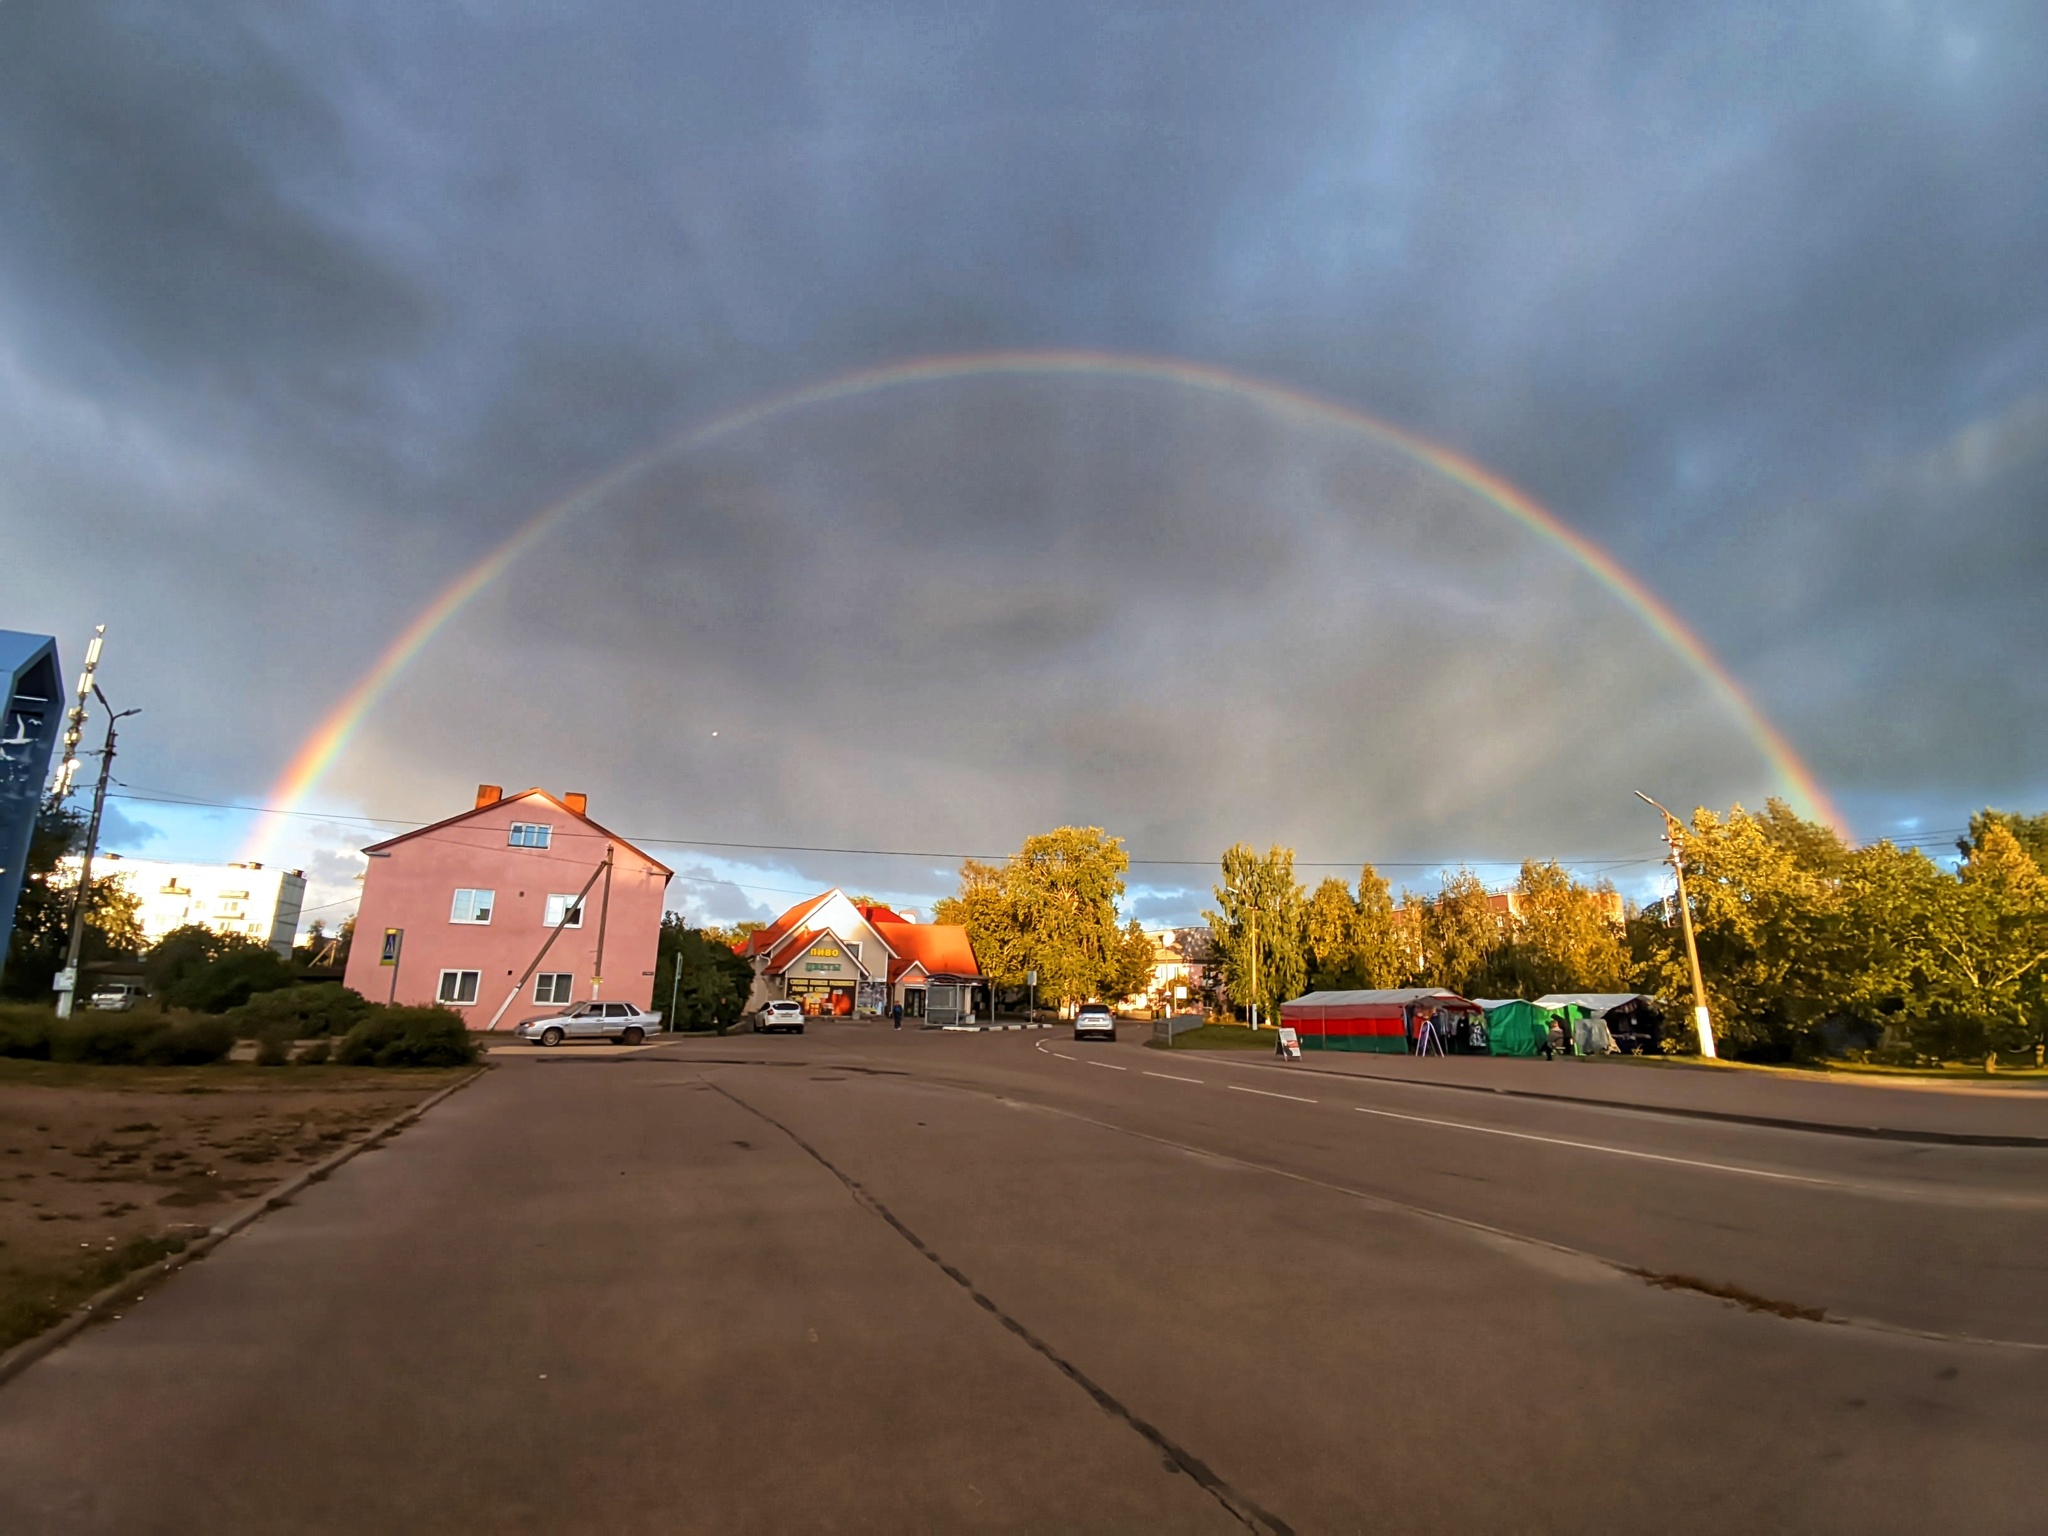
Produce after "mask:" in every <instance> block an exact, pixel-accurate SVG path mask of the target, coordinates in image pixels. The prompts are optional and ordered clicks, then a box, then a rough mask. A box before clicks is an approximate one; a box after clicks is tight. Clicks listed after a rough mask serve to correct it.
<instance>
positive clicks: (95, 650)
mask: <svg viewBox="0 0 2048 1536" xmlns="http://www.w3.org/2000/svg"><path fill="white" fill-rule="evenodd" d="M106 638H107V626H106V625H104V624H95V625H94V626H93V628H92V643H91V644H89V645H87V646H86V648H85V670H84V671H82V672H80V673H79V674H78V702H77V703H76V704H73V705H72V706H71V713H70V714H68V715H66V716H65V717H64V761H63V762H62V763H61V764H59V765H58V768H57V782H56V783H55V784H53V785H52V786H51V787H50V799H51V801H52V802H53V803H59V804H61V803H62V802H63V801H65V800H66V799H68V798H70V795H71V786H72V783H73V781H75V780H76V779H77V777H78V769H79V761H78V743H79V741H80V740H81V739H83V737H84V736H85V706H86V704H87V703H88V702H89V701H90V700H91V699H92V678H93V673H95V672H97V671H98V670H99V665H100V646H101V645H102V644H104V643H105V641H106Z"/></svg>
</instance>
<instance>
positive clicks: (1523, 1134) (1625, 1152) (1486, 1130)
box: [1351, 1104, 1846, 1189]
mask: <svg viewBox="0 0 2048 1536" xmlns="http://www.w3.org/2000/svg"><path fill="white" fill-rule="evenodd" d="M1351 1107H1352V1108H1353V1109H1355V1110H1357V1111H1358V1112H1359V1113H1360V1114H1361V1115H1377V1116H1379V1117H1380V1119H1382V1120H1406V1121H1409V1122H1411V1123H1412V1124H1415V1125H1434V1126H1439V1127H1441V1128H1442V1129H1444V1130H1447V1131H1477V1132H1479V1133H1480V1134H1481V1135H1482V1136H1507V1137H1511V1138H1513V1139H1514V1140H1516V1141H1540V1142H1543V1143H1545V1144H1546V1145H1548V1146H1553V1147H1572V1148H1575V1149H1576V1150H1578V1151H1580V1152H1605V1153H1607V1154H1608V1155H1609V1156H1612V1157H1635V1158H1641V1159H1642V1160H1643V1161H1644V1162H1649V1163H1676V1164H1677V1165H1678V1166H1679V1167H1681V1168H1704V1169H1707V1170H1708V1171H1709V1172H1712V1173H1739V1174H1744V1175H1746V1176H1747V1177H1749V1178H1752V1179H1775V1180H1777V1181H1778V1182H1780V1183H1784V1184H1818V1185H1820V1186H1821V1187H1822V1188H1825V1189H1834V1188H1841V1187H1846V1186H1843V1185H1842V1184H1841V1181H1840V1180H1837V1179H1813V1178H1808V1177H1806V1176H1805V1175H1803V1174H1797V1173H1772V1172H1771V1171H1769V1170H1768V1169H1765V1168H1742V1167H1738V1166H1736V1165H1735V1164H1734V1163H1708V1162H1702V1161H1701V1160H1700V1159H1698V1158H1695V1157H1667V1156H1666V1155H1665V1154H1664V1153H1662V1152H1637V1151H1635V1150H1633V1149H1632V1148H1629V1147H1609V1146H1603V1145H1601V1144H1600V1143H1599V1142H1597V1141H1569V1140H1567V1139H1565V1138H1564V1137H1562V1136H1538V1135H1536V1134H1535V1133H1534V1132H1531V1131H1504V1130H1502V1129H1500V1128H1499V1127H1498V1126H1492V1125H1469V1124H1467V1123H1466V1122H1464V1121H1462V1120H1432V1119H1430V1118H1428V1117H1427V1116H1426V1115H1397V1114H1395V1113H1394V1111H1392V1110H1391V1109H1366V1108H1363V1107H1362V1106H1360V1105H1357V1104H1354V1105H1352V1106H1351Z"/></svg>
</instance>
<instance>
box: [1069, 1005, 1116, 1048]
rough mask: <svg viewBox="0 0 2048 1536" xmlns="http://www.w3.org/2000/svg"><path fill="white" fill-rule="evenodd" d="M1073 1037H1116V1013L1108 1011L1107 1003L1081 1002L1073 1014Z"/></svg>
mask: <svg viewBox="0 0 2048 1536" xmlns="http://www.w3.org/2000/svg"><path fill="white" fill-rule="evenodd" d="M1074 1038H1075V1039H1076V1040H1087V1039H1090V1038H1093V1039H1096V1040H1114V1039H1115V1038H1116V1015H1115V1014H1113V1013H1111V1012H1110V1011H1109V1004H1107V1003H1083V1004H1082V1005H1081V1011H1080V1012H1078V1013H1076V1014H1075V1015H1074Z"/></svg>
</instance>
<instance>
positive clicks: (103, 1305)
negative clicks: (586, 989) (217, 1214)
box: [0, 1067, 490, 1384]
mask: <svg viewBox="0 0 2048 1536" xmlns="http://www.w3.org/2000/svg"><path fill="white" fill-rule="evenodd" d="M489 1070H490V1068H489V1067H478V1068H477V1069H476V1070H475V1071H474V1072H472V1073H470V1074H469V1076H467V1077H465V1078H463V1079H461V1080H460V1081H459V1082H453V1083H450V1084H449V1085H448V1086H447V1087H446V1088H443V1089H442V1090H441V1091H440V1092H439V1093H436V1094H432V1095H430V1096H429V1097H427V1098H425V1099H422V1100H421V1101H420V1102H419V1103H417V1104H415V1105H413V1107H412V1108H410V1109H408V1110H404V1111H402V1112H400V1113H399V1114H396V1115H393V1116H392V1117H391V1118H390V1119H389V1120H386V1121H385V1122H384V1123H383V1124H382V1125H380V1126H378V1127H376V1128H375V1129H374V1130H372V1131H371V1132H370V1134H369V1135H367V1136H365V1137H364V1138H363V1139H362V1140H361V1141H358V1142H353V1143H351V1144H350V1145H348V1146H346V1147H343V1148H342V1149H341V1150H340V1151H339V1152H336V1153H335V1154H334V1155H333V1156H331V1157H328V1158H325V1159H323V1160H322V1161H320V1162H317V1163H315V1164H314V1165H313V1166H312V1167H310V1168H306V1169H303V1170H301V1171H300V1172H298V1173H295V1174H293V1175H292V1176H291V1177H290V1178H288V1179H286V1180H285V1181H284V1182H283V1183H282V1184H279V1185H278V1186H277V1187H276V1188H275V1189H273V1190H271V1191H270V1192H269V1193H268V1194H266V1195H263V1196H262V1197H261V1198H259V1199H257V1200H255V1201H253V1202H252V1203H250V1204H248V1205H246V1206H244V1207H242V1209H241V1210H239V1211H236V1212H235V1213H234V1214H233V1215H231V1216H225V1217H223V1218H221V1220H219V1221H217V1222H215V1223H214V1224H213V1225H212V1226H210V1227H208V1228H207V1229H206V1232H205V1234H204V1235H203V1236H201V1237H199V1238H198V1239H196V1240H195V1241H193V1242H191V1243H189V1244H188V1245H186V1247H185V1248H184V1249H183V1250H182V1251H181V1252H178V1253H173V1254H168V1255H166V1256H165V1257H164V1258H161V1259H158V1260H157V1261H156V1262H155V1263H154V1264H145V1265H144V1266H143V1267H142V1268H141V1269H137V1270H131V1271H129V1273H127V1274H125V1275H123V1276H122V1277H121V1278H120V1279H119V1280H116V1281H115V1282H114V1283H113V1284H112V1285H110V1286H108V1287H106V1288H105V1289H104V1290H101V1291H96V1292H94V1293H93V1294H92V1295H91V1296H88V1297H87V1298H86V1299H85V1300H84V1301H82V1302H80V1303H79V1304H78V1305H77V1306H76V1307H75V1308H73V1309H72V1312H71V1315H70V1316H69V1317H67V1318H65V1319H64V1320H63V1321H62V1322H60V1323H57V1324H55V1325H54V1326H52V1327H50V1328H48V1329H46V1330H44V1331H43V1332H42V1333H39V1334H37V1335H36V1336H35V1337H34V1338H32V1339H23V1340H22V1341H21V1342H20V1343H19V1344H17V1345H15V1346H14V1348H12V1349H10V1350H8V1351H7V1352H6V1353H5V1354H0V1384H4V1383H6V1382H9V1381H12V1380H13V1379H14V1378H15V1377H17V1376H19V1375H20V1374H21V1373H22V1372H23V1371H25V1370H27V1369H28V1368H29V1367H30V1366H32V1365H34V1364H35V1363H36V1362H37V1361H38V1360H40V1359H42V1358H43V1356H45V1355H48V1354H53V1353H54V1352H55V1351H57V1350H58V1349H60V1348H62V1347H63V1346H64V1345H65V1344H67V1343H69V1342H70V1341H71V1339H72V1337H73V1336H74V1335H76V1334H79V1333H82V1332H83V1331H84V1330H85V1329H86V1328H88V1327H90V1326H91V1325H92V1324H93V1323H95V1322H97V1321H99V1315H100V1314H101V1313H102V1312H104V1311H105V1310H106V1309H107V1308H108V1307H110V1306H112V1305H114V1304H115V1303H116V1302H122V1301H130V1300H133V1299H134V1298H136V1297H137V1296H139V1295H141V1294H142V1292H144V1291H146V1290H148V1289H149V1288H150V1286H152V1285H154V1284H155V1283H156V1282H157V1281H159V1280H161V1279H163V1278H165V1277H166V1276H168V1275H173V1274H176V1273H177V1272H178V1271H179V1270H180V1269H182V1268H183V1267H184V1266H185V1265H187V1264H190V1263H192V1262H193V1261H194V1260H196V1259H203V1258H205V1257H206V1256H207V1255H208V1254H209V1253H211V1252H213V1250H214V1249H216V1248H218V1247H219V1246H220V1245H221V1244H222V1243H224V1242H226V1241H227V1240H228V1239H229V1238H231V1237H233V1236H234V1235H235V1234H236V1233H237V1232H239V1231H241V1230H242V1229H243V1228H244V1227H246V1226H248V1225H250V1224H251V1223H252V1222H254V1221H255V1220H256V1219H257V1218H258V1217H260V1216H264V1215H267V1214H268V1213H269V1212H271V1211H274V1210H276V1209H277V1208H278V1207H279V1206H281V1205H289V1204H290V1203H291V1201H292V1198H293V1197H294V1196H295V1195H298V1194H299V1193H301V1192H302V1191H304V1190H305V1189H306V1187H307V1186H308V1185H312V1184H317V1183H319V1182H320V1180H322V1179H324V1178H326V1177H327V1176H328V1175H329V1174H330V1173H332V1172H334V1170H335V1169H337V1168H339V1167H340V1166H341V1165H342V1164H343V1163H345V1162H347V1161H348V1160H349V1159H350V1158H352V1157H356V1156H358V1155H360V1154H361V1153H364V1152H367V1151H369V1150H370V1148H372V1147H374V1146H376V1145H377V1144H378V1143H379V1142H381V1141H383V1140H385V1139H386V1138H387V1137H390V1136H391V1135H393V1134H394V1133H396V1132H398V1131H400V1130H403V1129H404V1128H405V1127H406V1126H408V1125H410V1124H412V1122H413V1121H415V1120H417V1119H419V1117H420V1116H421V1115H424V1114H425V1113H426V1112H427V1111H428V1110H430V1109H432V1108H433V1107H434V1106H435V1105H436V1104H438V1103H440V1102H441V1101H442V1100H443V1099H445V1098H447V1097H448V1096H449V1095H450V1094H451V1093H454V1092H456V1091H457V1090H458V1089H462V1088H467V1087H468V1086H469V1085H470V1084H471V1083H473V1082H475V1081H476V1080H477V1079H478V1078H480V1077H482V1076H483V1075H484V1073H486V1072H488V1071H489Z"/></svg>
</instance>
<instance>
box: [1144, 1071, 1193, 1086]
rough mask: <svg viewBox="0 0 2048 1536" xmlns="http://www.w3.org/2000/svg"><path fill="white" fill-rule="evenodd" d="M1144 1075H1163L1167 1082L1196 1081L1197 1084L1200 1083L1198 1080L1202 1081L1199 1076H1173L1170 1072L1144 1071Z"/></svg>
mask: <svg viewBox="0 0 2048 1536" xmlns="http://www.w3.org/2000/svg"><path fill="white" fill-rule="evenodd" d="M1145 1075H1146V1076H1147V1077H1163V1078H1165V1079H1166V1080H1167V1081H1168V1082H1169V1083H1197V1084H1199V1083H1200V1082H1201V1081H1202V1080H1201V1079H1200V1078H1199V1077H1175V1076H1174V1075H1173V1074H1172V1073H1171V1072H1147V1073H1146V1074H1145Z"/></svg>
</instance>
